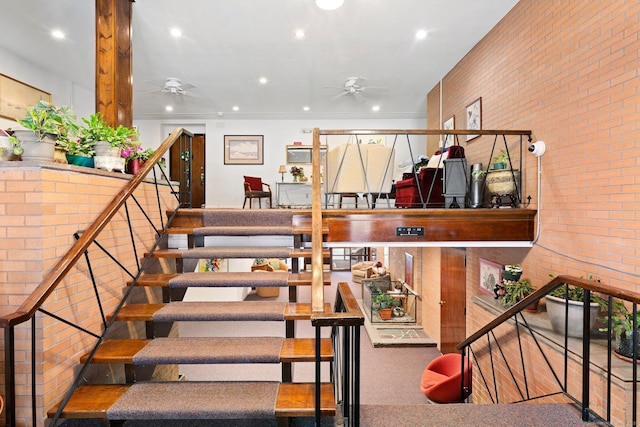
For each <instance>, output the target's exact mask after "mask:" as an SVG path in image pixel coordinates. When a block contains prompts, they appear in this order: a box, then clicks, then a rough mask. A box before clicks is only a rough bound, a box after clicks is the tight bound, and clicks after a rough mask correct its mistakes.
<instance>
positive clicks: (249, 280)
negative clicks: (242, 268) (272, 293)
mask: <svg viewBox="0 0 640 427" xmlns="http://www.w3.org/2000/svg"><path fill="white" fill-rule="evenodd" d="M263 286H266V287H286V286H289V273H287V272H279V271H274V272H270V273H269V274H259V273H256V272H228V271H217V272H210V271H209V272H203V273H183V274H180V275H178V276H176V277H174V278H173V279H171V280H169V287H171V288H188V287H198V288H202V287H211V288H213V287H253V288H257V287H263Z"/></svg>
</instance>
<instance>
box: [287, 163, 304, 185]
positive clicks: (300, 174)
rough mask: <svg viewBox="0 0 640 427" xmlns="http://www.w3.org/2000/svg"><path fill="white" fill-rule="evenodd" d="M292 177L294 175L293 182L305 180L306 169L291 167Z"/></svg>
mask: <svg viewBox="0 0 640 427" xmlns="http://www.w3.org/2000/svg"><path fill="white" fill-rule="evenodd" d="M289 172H291V175H293V182H298V179H300V178H304V169H303V168H299V167H298V166H291V170H289Z"/></svg>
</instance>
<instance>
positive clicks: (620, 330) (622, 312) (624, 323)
mask: <svg viewBox="0 0 640 427" xmlns="http://www.w3.org/2000/svg"><path fill="white" fill-rule="evenodd" d="M611 313H612V315H611V331H612V333H613V336H614V338H615V347H614V349H613V351H614V354H615V355H618V356H622V358H629V359H631V358H633V312H632V311H631V310H629V308H628V307H627V306H626V304H625V303H624V302H623V301H618V300H614V301H613V306H612V308H611ZM607 320H608V318H607ZM638 327H640V311H636V328H638ZM600 330H601V331H603V332H606V331H607V328H606V327H605V328H601V329H600ZM635 336H636V346H635V347H636V358H640V330H638V329H636V332H635Z"/></svg>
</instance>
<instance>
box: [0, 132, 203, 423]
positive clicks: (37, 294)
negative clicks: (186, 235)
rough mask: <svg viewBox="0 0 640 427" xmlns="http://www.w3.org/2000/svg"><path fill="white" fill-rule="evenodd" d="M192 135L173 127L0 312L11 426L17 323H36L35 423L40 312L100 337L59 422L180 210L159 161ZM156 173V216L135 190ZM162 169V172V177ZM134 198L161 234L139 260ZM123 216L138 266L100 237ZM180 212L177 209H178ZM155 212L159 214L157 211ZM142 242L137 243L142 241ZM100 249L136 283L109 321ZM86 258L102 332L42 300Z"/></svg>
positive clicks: (33, 357)
mask: <svg viewBox="0 0 640 427" xmlns="http://www.w3.org/2000/svg"><path fill="white" fill-rule="evenodd" d="M191 137H192V135H191V134H190V133H189V132H187V131H185V130H184V129H176V130H174V131H173V132H172V133H171V134H170V135H169V137H167V139H166V140H165V141H164V142H163V143H162V144H161V145H160V147H159V148H158V149H157V150H156V151H155V153H154V154H153V155H152V156H151V158H150V159H149V160H148V161H147V162H146V163H145V165H144V166H143V167H142V169H141V170H140V171H139V172H138V173H137V174H136V175H134V176H133V177H132V178H131V179H130V180H129V182H128V183H127V184H126V185H125V186H124V187H123V188H122V189H121V190H120V191H119V192H118V193H117V194H116V195H115V196H114V197H113V199H112V201H111V202H110V203H109V204H108V205H107V207H106V208H105V209H104V210H103V211H102V212H101V213H100V214H99V215H98V217H97V219H96V220H95V221H94V222H93V223H92V224H91V225H89V226H88V227H87V228H86V230H84V231H82V232H80V233H76V234H75V238H76V240H75V243H74V244H73V245H72V246H71V248H70V249H69V250H68V251H67V252H66V254H65V255H64V256H63V257H62V258H61V259H60V260H59V261H58V262H57V263H56V265H55V266H54V267H53V268H52V269H51V270H50V271H49V272H48V273H47V274H46V275H45V277H44V279H43V280H42V281H41V282H40V284H39V285H38V286H37V287H36V288H35V290H34V291H33V292H32V293H31V294H30V295H29V296H28V297H27V299H26V300H25V301H24V302H23V303H22V304H21V305H20V306H19V307H18V308H17V309H15V310H13V311H11V312H10V313H8V314H6V315H3V316H1V317H0V326H2V328H4V336H5V342H4V345H5V347H4V357H5V400H6V415H5V416H6V425H7V426H10V427H12V426H15V425H16V375H18V373H17V372H16V369H15V368H16V358H15V353H16V351H17V349H16V344H15V342H16V336H15V335H16V334H15V328H16V326H18V325H20V324H22V323H25V322H28V321H30V322H31V344H30V345H31V349H30V351H31V373H30V374H31V407H32V409H31V412H32V423H33V425H36V421H37V417H38V414H37V406H36V372H37V369H36V349H37V345H38V342H37V340H38V339H42V337H37V334H36V328H37V319H36V313H41V314H42V315H43V316H48V317H51V318H53V319H55V320H56V321H59V322H61V323H63V324H65V325H67V326H69V327H72V328H75V329H76V330H78V331H80V332H82V333H83V334H86V335H88V336H90V337H93V338H96V340H97V342H96V344H95V345H94V347H93V350H92V351H91V353H90V355H89V357H88V361H87V362H86V363H85V365H84V366H83V367H82V368H81V369H80V371H79V373H78V374H77V376H76V379H75V381H74V383H73V386H72V387H71V389H70V390H69V391H68V393H67V394H66V395H65V397H64V399H63V402H62V404H61V405H60V407H59V409H58V410H57V413H56V414H55V416H54V420H53V425H55V423H56V421H57V420H58V418H59V417H60V415H61V413H62V410H63V409H64V406H65V405H66V403H67V402H68V401H69V399H70V396H71V394H72V393H73V391H74V390H75V389H76V388H77V387H78V386H79V385H80V384H81V382H82V381H83V374H84V373H85V372H86V369H87V366H88V364H89V363H90V361H91V359H92V358H93V356H94V355H95V352H96V350H97V348H98V346H99V345H100V344H101V343H102V342H103V341H104V339H105V337H106V336H107V334H108V333H109V329H110V327H111V326H112V325H113V323H114V321H115V319H116V315H117V313H118V312H119V311H120V309H121V308H122V306H123V305H124V303H125V302H126V300H127V299H128V298H129V296H130V294H131V292H132V290H133V289H134V286H133V285H135V282H136V280H137V279H138V278H139V277H140V274H141V272H142V271H143V270H144V269H145V266H146V261H147V260H149V256H150V255H151V254H152V253H153V251H154V250H155V249H156V248H157V247H158V244H159V242H160V240H161V239H162V236H163V234H164V231H165V230H166V227H167V224H168V223H169V222H170V220H171V219H169V220H167V221H165V218H164V216H165V211H166V210H169V209H176V207H177V205H180V203H179V200H178V198H177V197H175V196H176V195H177V194H178V191H177V190H174V189H173V187H172V183H171V181H170V179H169V177H168V176H167V175H166V173H165V170H164V169H163V168H162V167H160V166H157V165H158V163H159V161H160V160H161V159H162V157H163V155H164V154H165V153H166V152H167V151H168V150H169V148H170V147H171V146H172V145H173V144H174V143H175V142H177V141H180V142H184V140H185V139H190V138H191ZM150 173H151V174H152V179H151V183H152V184H153V186H154V188H155V199H156V201H157V209H158V210H157V212H156V213H157V218H154V219H152V218H151V216H150V214H149V213H147V212H146V211H145V209H144V208H143V206H142V205H141V204H140V202H139V201H138V200H137V198H136V193H135V191H136V189H138V187H139V186H140V184H142V183H143V182H144V181H145V179H147V176H148V175H149V174H150ZM158 174H160V176H158ZM160 186H170V187H171V193H172V194H173V195H174V197H175V200H176V205H173V206H169V207H167V206H162V203H163V201H162V197H161V195H160ZM131 201H132V202H133V203H134V204H135V205H136V206H137V207H138V208H139V209H140V211H141V213H142V215H143V217H144V218H145V220H146V222H147V223H148V225H149V227H150V228H152V229H153V232H154V233H155V234H156V237H157V238H156V241H155V243H154V244H153V245H152V247H151V248H150V249H149V250H148V252H149V254H148V255H147V257H145V258H144V259H143V260H142V262H139V261H138V253H139V250H138V247H137V244H136V238H135V236H134V234H135V230H134V225H133V224H132V215H131V212H130V210H129V202H131ZM116 215H122V216H124V217H125V218H126V219H125V221H126V224H127V229H128V236H129V238H130V245H131V251H132V254H133V257H134V258H135V264H134V265H132V266H131V265H126V264H128V263H126V262H122V261H121V260H119V259H118V256H117V254H115V253H114V252H113V251H112V250H110V249H109V243H106V244H105V242H102V241H101V240H100V236H102V234H101V233H102V232H103V231H105V228H107V226H108V224H109V223H110V221H111V220H112V219H113V218H114V217H115V216H116ZM174 215H175V214H174ZM154 216H155V214H154ZM103 237H104V240H105V241H106V242H113V243H115V239H113V238H112V236H103ZM141 243H142V242H138V245H140V244H141ZM94 247H95V248H98V251H100V252H102V253H103V254H104V256H106V257H107V258H108V259H110V260H111V261H112V262H113V263H115V264H116V266H117V267H118V268H119V269H120V270H122V271H123V272H124V274H125V275H126V276H128V277H130V278H131V279H132V280H133V284H132V285H131V286H129V287H128V288H127V290H126V292H125V293H124V296H123V297H122V298H121V300H120V302H119V303H118V304H117V306H116V309H115V313H114V314H113V316H112V317H111V319H110V320H107V316H106V315H105V313H104V310H103V298H105V297H104V296H103V295H101V292H100V290H99V286H98V284H97V281H96V277H95V275H94V273H93V268H92V263H91V259H90V251H89V250H90V249H91V248H94ZM81 259H84V260H85V261H86V264H87V271H88V276H89V281H90V282H91V285H90V288H91V292H92V293H93V295H94V298H95V304H96V305H97V307H98V308H97V310H98V311H99V312H100V317H101V319H100V320H101V325H102V331H101V332H100V333H95V332H92V331H90V330H89V329H88V328H85V327H82V326H80V325H78V324H77V322H76V321H74V320H72V319H69V318H65V316H64V315H58V314H56V313H54V312H53V311H52V310H47V309H45V308H43V305H44V304H45V303H46V302H47V300H48V298H49V297H50V296H51V295H52V294H53V293H54V292H55V291H56V289H57V288H58V286H59V285H60V284H61V283H62V282H63V281H64V279H65V277H66V276H67V274H68V273H69V272H70V271H71V270H72V269H73V268H76V266H77V264H78V263H79V262H80V260H81Z"/></svg>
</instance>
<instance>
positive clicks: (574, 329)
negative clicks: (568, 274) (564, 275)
mask: <svg viewBox="0 0 640 427" xmlns="http://www.w3.org/2000/svg"><path fill="white" fill-rule="evenodd" d="M545 299H546V302H547V314H548V315H549V320H550V321H551V327H552V328H553V330H554V331H556V332H558V333H559V334H563V335H564V333H565V329H566V331H567V335H568V336H570V337H575V338H582V333H583V328H582V319H583V317H584V314H583V307H584V303H583V301H584V290H583V289H582V288H580V287H576V286H568V285H566V284H562V285H560V286H559V287H557V288H556V289H554V290H553V291H551V292H550V293H549V294H548V295H547V296H546V297H545ZM567 304H568V305H569V311H568V313H569V318H568V326H567V327H566V328H565V315H566V305H567ZM589 304H590V311H591V313H590V314H591V317H590V320H591V328H593V326H594V325H595V323H596V319H597V317H598V313H599V312H600V310H601V309H602V308H605V307H606V305H607V303H606V301H605V300H604V299H602V298H601V297H599V296H598V295H596V294H594V293H592V294H591V301H590V303H589Z"/></svg>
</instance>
